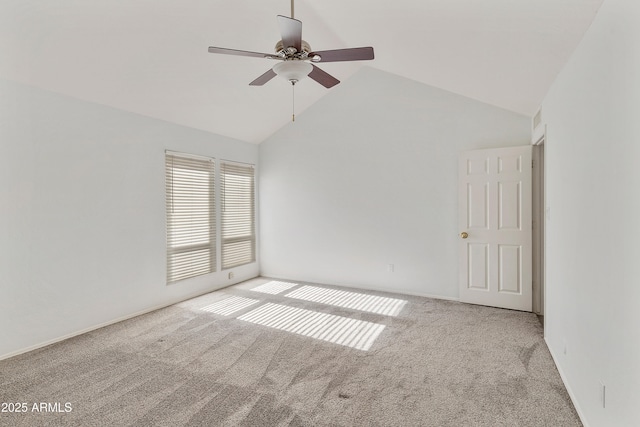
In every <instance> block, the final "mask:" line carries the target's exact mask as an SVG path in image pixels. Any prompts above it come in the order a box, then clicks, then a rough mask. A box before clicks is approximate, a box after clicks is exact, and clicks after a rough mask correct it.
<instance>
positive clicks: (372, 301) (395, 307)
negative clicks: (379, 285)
mask: <svg viewBox="0 0 640 427" xmlns="http://www.w3.org/2000/svg"><path fill="white" fill-rule="evenodd" d="M285 296H286V297H288V298H295V299H301V300H304V301H311V302H319V303H321V304H329V305H333V306H336V307H344V308H351V309H354V310H360V311H366V312H368V313H376V314H384V315H386V316H397V315H398V314H399V313H400V311H401V310H402V308H403V307H404V306H405V304H406V303H407V301H405V300H403V299H397V298H388V297H382V296H378V295H368V294H360V293H357V292H349V291H341V290H338V289H327V288H320V287H318V286H308V285H305V286H303V287H301V288H300V289H296V290H295V291H291V292H289V293H288V294H286V295H285Z"/></svg>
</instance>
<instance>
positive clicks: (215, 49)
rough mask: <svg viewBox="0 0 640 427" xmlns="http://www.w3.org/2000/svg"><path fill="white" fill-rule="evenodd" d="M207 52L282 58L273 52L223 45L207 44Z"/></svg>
mask: <svg viewBox="0 0 640 427" xmlns="http://www.w3.org/2000/svg"><path fill="white" fill-rule="evenodd" d="M209 53H222V54H225V55H237V56H250V57H253V58H270V59H283V58H282V57H281V56H279V55H275V54H273V53H260V52H249V51H248V50H237V49H227V48H224V47H215V46H209Z"/></svg>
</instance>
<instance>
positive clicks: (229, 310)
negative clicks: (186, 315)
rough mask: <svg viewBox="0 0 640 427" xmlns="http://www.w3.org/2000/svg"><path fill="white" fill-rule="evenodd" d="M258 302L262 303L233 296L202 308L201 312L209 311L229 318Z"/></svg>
mask: <svg viewBox="0 0 640 427" xmlns="http://www.w3.org/2000/svg"><path fill="white" fill-rule="evenodd" d="M258 302H260V300H257V299H253V298H244V297H236V296H232V297H229V298H225V299H223V300H221V301H217V302H214V303H213V304H209V305H207V306H205V307H202V308H201V309H200V310H202V311H207V312H209V313H215V314H222V315H223V316H229V315H230V314H233V313H235V312H237V311H240V310H242V309H243V308H247V307H249V306H251V305H253V304H256V303H258Z"/></svg>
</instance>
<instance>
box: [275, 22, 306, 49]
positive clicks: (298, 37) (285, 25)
mask: <svg viewBox="0 0 640 427" xmlns="http://www.w3.org/2000/svg"><path fill="white" fill-rule="evenodd" d="M278 26H279V27H280V34H281V35H282V44H283V45H284V47H285V49H286V48H288V47H290V46H293V47H295V48H296V50H297V51H298V52H301V51H302V22H301V21H298V20H297V19H293V18H289V17H287V16H282V15H278Z"/></svg>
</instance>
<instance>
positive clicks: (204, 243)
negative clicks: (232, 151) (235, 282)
mask: <svg viewBox="0 0 640 427" xmlns="http://www.w3.org/2000/svg"><path fill="white" fill-rule="evenodd" d="M165 179H166V191H167V282H168V283H175V282H177V281H179V280H183V279H187V278H189V277H195V276H199V275H202V274H207V273H211V272H214V271H216V228H215V224H216V213H215V204H214V184H215V182H214V161H213V159H209V158H204V157H195V156H188V155H183V154H177V153H170V152H167V153H166V155H165Z"/></svg>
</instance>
